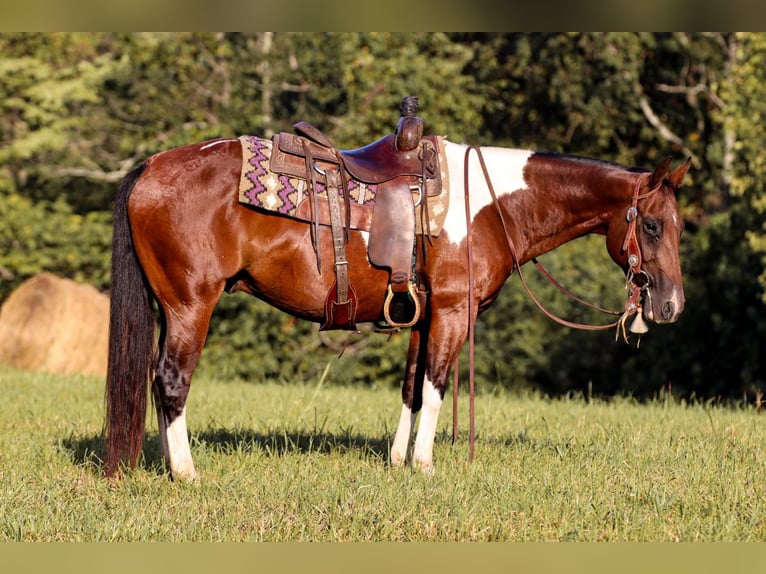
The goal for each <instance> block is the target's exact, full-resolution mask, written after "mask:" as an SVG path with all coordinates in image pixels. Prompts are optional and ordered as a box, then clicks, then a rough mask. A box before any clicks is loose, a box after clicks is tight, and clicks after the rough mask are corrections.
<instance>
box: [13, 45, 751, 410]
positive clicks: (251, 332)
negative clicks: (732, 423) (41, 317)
mask: <svg viewBox="0 0 766 574" xmlns="http://www.w3.org/2000/svg"><path fill="white" fill-rule="evenodd" d="M765 55H766V36H764V35H763V34H731V33H688V34H687V33H538V34H523V33H503V34H501V33H452V34H447V33H425V32H417V33H370V32H360V33H269V32H258V33H252V34H242V33H141V34H136V33H104V34H86V33H55V34H0V215H1V216H2V227H0V278H2V280H1V281H0V301H1V300H3V299H4V298H5V297H7V296H8V294H9V293H10V292H11V290H12V289H13V288H15V287H16V286H17V285H18V284H19V283H20V282H21V281H23V280H24V279H26V278H28V277H30V276H32V275H33V274H35V273H37V272H39V271H42V270H48V271H53V272H56V273H58V274H60V275H63V276H67V277H72V278H75V279H78V280H80V281H86V282H89V283H91V284H93V285H96V286H97V287H99V288H101V289H104V290H106V289H107V288H108V282H109V273H108V265H109V239H110V234H111V228H110V222H111V202H112V198H113V196H114V192H115V190H116V188H117V185H118V183H119V181H120V179H121V178H122V176H123V175H124V174H125V173H126V172H127V171H128V170H129V169H130V168H131V167H132V166H133V165H135V164H137V163H138V162H140V161H141V160H142V159H144V158H145V157H147V156H148V155H150V154H152V153H155V152H158V151H160V150H163V149H167V148H169V147H173V146H178V145H183V144H186V143H190V142H194V141H200V140H203V139H207V138H211V137H218V136H236V135H239V134H243V133H255V134H262V135H270V134H272V133H274V132H277V131H280V130H289V129H290V125H291V124H292V123H294V122H296V121H298V120H308V121H310V122H312V123H314V124H315V125H317V126H318V127H319V128H320V129H322V130H323V131H324V132H325V133H327V134H328V135H329V136H330V137H331V138H332V139H333V140H334V141H335V143H336V144H337V145H339V146H340V147H346V148H349V147H356V146H359V145H364V144H365V143H368V142H369V141H372V140H373V139H376V138H378V137H380V136H381V135H383V134H385V133H389V132H391V131H392V129H393V127H394V126H395V123H396V121H397V119H398V116H399V110H398V105H399V102H400V101H401V98H402V97H403V96H405V95H417V96H418V97H419V100H420V106H421V109H420V112H419V113H420V115H421V116H422V117H424V119H425V120H426V130H427V131H428V132H430V133H437V134H440V135H446V136H447V137H449V138H450V139H452V140H453V141H465V142H467V143H474V144H483V145H505V146H517V147H526V148H532V149H547V150H557V151H566V152H570V153H577V154H581V155H592V156H595V157H602V158H604V159H609V160H613V161H618V162H621V163H625V164H631V165H640V166H643V167H647V168H653V167H655V166H656V164H657V163H658V162H659V161H660V160H661V159H662V158H663V157H665V156H668V155H670V156H672V157H673V158H674V159H675V161H674V164H676V165H677V163H679V162H680V161H682V160H683V159H685V157H692V160H693V168H692V170H691V171H690V174H689V176H687V181H686V186H685V187H684V188H683V190H682V192H681V197H680V203H681V208H682V213H683V216H684V219H685V221H686V232H685V235H684V238H683V241H682V248H683V264H684V272H685V279H686V289H687V299H688V301H687V309H686V311H685V313H684V315H683V316H682V318H681V320H680V322H679V323H678V324H677V325H673V326H668V327H661V328H659V327H658V328H653V329H652V330H651V331H650V332H649V334H648V335H646V336H645V337H644V338H643V340H642V341H641V346H640V349H636V348H635V346H626V345H624V344H621V343H615V341H614V333H611V332H610V333H596V334H594V333H592V332H587V333H582V332H575V331H572V330H570V329H565V328H562V327H559V326H558V325H556V324H554V323H552V322H551V321H549V320H548V319H547V318H545V317H544V316H543V315H542V314H541V313H540V312H539V311H538V310H537V308H536V307H535V306H534V304H533V303H532V302H531V301H530V300H529V297H528V296H527V295H526V293H525V292H524V290H523V289H522V288H521V285H519V281H518V278H517V277H511V278H510V279H509V281H508V285H507V286H506V288H505V289H504V290H503V293H502V294H501V296H500V298H499V299H498V301H497V302H496V303H495V305H494V306H493V307H492V308H491V309H490V310H489V311H488V312H487V313H486V314H484V315H483V316H482V318H481V319H480V321H479V324H478V326H477V342H478V346H477V380H479V381H480V387H481V384H482V383H483V384H485V385H487V386H491V385H503V386H509V387H512V386H534V387H537V388H542V389H545V390H547V391H549V392H554V393H558V392H565V391H568V390H571V389H581V390H585V389H591V390H592V391H593V392H597V393H614V392H623V393H634V394H638V395H651V394H653V393H657V392H658V391H659V390H660V389H663V388H670V387H671V386H672V388H673V389H674V392H678V393H684V394H692V393H693V394H696V395H697V396H741V394H742V393H743V392H752V391H754V390H758V389H760V388H761V387H762V386H763V384H764V383H763V376H762V375H761V373H762V372H763V369H762V365H761V359H760V353H759V349H760V342H761V341H762V340H763V335H764V330H766V324H765V323H766V321H764V320H763V319H762V317H763V316H764V313H763V311H764V304H765V299H764V297H765V296H764V293H765V292H766V291H765V290H764V286H766V273H765V272H764V269H766V239H765V238H766V227H765V225H766V223H765V221H766V220H765V218H764V213H765V212H766V199H764V198H765V197H766V194H765V193H764V183H763V182H764V171H765V170H764V167H765V166H764V159H763V154H761V153H760V144H761V139H762V138H761V133H762V128H761V124H762V123H763V120H764V114H766V108H765V107H764V106H766V104H764V102H766V97H764V96H765V95H766V94H764V89H765V88H764V85H766V81H764V80H766V77H764V76H765V73H764V69H766V68H764V65H763V64H764V57H765ZM542 260H543V262H544V263H545V264H546V266H547V267H548V268H549V269H550V270H551V271H552V272H553V274H554V275H555V276H556V278H557V279H558V280H560V281H561V282H562V283H564V284H565V285H566V286H567V287H569V288H570V289H571V290H573V291H575V292H577V293H579V294H580V295H582V296H584V297H586V298H587V299H590V300H593V301H594V302H597V303H600V304H602V305H604V306H607V307H613V308H619V307H620V306H621V304H622V287H623V286H622V281H623V279H622V277H621V273H620V272H619V270H617V269H616V268H615V267H614V265H613V264H612V263H611V261H610V260H609V259H608V257H607V255H606V252H605V249H604V245H603V239H602V238H598V237H592V238H586V239H583V240H579V241H576V242H574V243H572V244H569V245H567V246H564V247H562V248H560V249H558V250H556V251H555V252H553V253H551V254H548V255H546V256H544V257H543V258H542ZM524 272H525V274H526V275H527V277H528V280H529V281H530V283H531V285H532V288H533V289H534V290H535V293H536V294H537V295H538V297H539V298H540V299H542V300H543V301H544V302H545V304H546V305H547V306H549V307H550V308H551V310H552V311H554V312H556V313H557V314H560V315H563V316H566V317H568V318H570V319H573V320H577V321H582V322H592V323H593V322H599V321H602V320H603V318H602V317H598V316H593V315H591V314H590V313H589V312H588V311H587V310H585V309H583V308H581V307H578V306H573V305H572V304H571V303H570V302H569V301H568V300H567V299H566V298H565V297H563V296H562V295H561V294H560V293H559V292H558V291H557V290H555V288H553V287H552V286H551V285H549V284H548V283H547V282H546V281H544V280H542V279H541V278H540V277H539V275H538V274H537V272H536V271H535V270H534V268H532V267H530V268H529V269H525V270H524ZM341 351H343V357H342V359H340V360H337V359H336V358H337V356H338V355H339V354H340V353H341ZM405 353H406V333H400V334H397V335H395V336H393V337H392V338H391V339H390V340H389V339H388V338H387V337H385V336H381V335H376V336H371V335H353V336H351V337H350V338H349V336H348V334H344V333H340V334H329V335H328V334H319V333H318V332H317V330H316V327H315V326H313V325H310V324H308V323H303V322H301V321H296V320H294V319H292V318H291V317H289V316H287V315H284V314H282V313H280V312H277V311H275V310H273V309H271V308H269V307H268V306H266V305H265V304H263V303H261V302H259V301H257V300H255V299H252V298H248V297H245V296H240V295H236V296H225V297H224V298H223V299H222V301H221V303H220V304H219V307H218V309H217V311H216V313H215V315H214V318H213V321H212V323H211V328H210V334H209V338H208V344H207V346H206V349H205V351H204V353H203V359H202V364H201V370H202V371H204V372H205V373H206V374H208V375H214V376H216V377H217V378H220V379H224V380H225V379H229V378H233V377H241V378H248V379H252V380H262V379H266V378H270V379H272V378H279V379H283V380H295V379H296V378H301V377H306V378H317V377H322V376H326V377H328V378H330V379H331V380H334V381H340V382H348V383H352V382H360V381H361V382H363V383H366V384H398V381H399V379H400V377H401V374H402V370H403V363H404V356H405ZM466 363H467V362H466V361H462V365H463V369H465V366H466Z"/></svg>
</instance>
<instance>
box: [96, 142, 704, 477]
mask: <svg viewBox="0 0 766 574" xmlns="http://www.w3.org/2000/svg"><path fill="white" fill-rule="evenodd" d="M441 144H442V145H443V154H444V155H443V157H444V158H445V159H446V166H442V167H443V169H444V170H445V172H446V173H445V179H448V182H449V185H448V186H447V185H445V188H448V189H445V191H444V193H446V194H448V195H449V197H448V209H447V213H446V216H445V219H444V222H443V227H442V229H441V230H440V232H439V233H438V235H436V236H433V237H429V239H428V241H425V240H423V241H419V242H418V247H417V248H415V251H416V252H417V253H416V255H417V257H416V263H415V265H416V276H417V279H418V281H419V284H420V285H421V286H422V288H423V289H424V290H425V292H427V299H426V303H425V308H424V309H423V310H422V313H421V315H420V316H419V317H417V320H416V321H415V322H414V324H412V325H411V327H410V328H409V330H410V338H409V347H408V352H407V358H406V366H405V372H404V377H403V383H402V409H401V414H400V417H399V422H398V426H397V429H396V433H395V436H394V439H393V442H392V446H391V449H390V464H391V465H392V466H393V467H401V466H406V465H407V464H408V463H409V464H410V466H411V467H412V468H414V469H419V470H422V471H424V472H426V473H430V472H433V469H434V464H433V443H434V436H435V432H436V426H437V418H438V415H439V411H440V407H441V405H442V403H443V400H444V395H445V391H446V389H447V387H448V384H449V381H448V377H449V372H450V369H451V367H452V365H453V363H454V362H455V360H456V358H457V356H458V354H459V351H460V349H461V347H462V346H463V345H464V343H465V341H466V340H467V338H468V336H469V327H470V326H471V325H472V322H473V321H475V320H476V317H477V316H478V315H479V314H480V313H482V312H483V311H485V310H486V309H487V308H488V307H489V306H490V305H491V304H492V303H493V302H494V301H495V299H496V298H497V296H498V294H499V292H500V290H501V287H502V286H503V284H504V283H505V282H506V280H507V279H508V278H509V277H510V276H511V275H512V274H513V272H514V271H515V270H519V272H520V269H521V266H522V265H524V264H525V263H526V262H529V261H532V260H534V259H535V258H536V257H538V256H540V255H542V254H544V253H546V252H548V251H550V250H553V249H555V248H557V247H559V246H561V245H562V244H564V243H566V242H569V241H571V240H574V239H576V238H579V237H582V236H584V235H587V234H593V233H595V234H600V235H603V236H605V242H606V248H607V251H608V254H609V256H610V257H611V259H612V260H613V261H614V262H615V263H616V265H617V266H618V267H620V268H621V269H622V271H623V273H625V276H626V283H627V286H628V287H629V290H630V291H631V292H632V293H634V295H633V297H632V303H631V305H632V307H631V309H630V312H632V313H635V314H636V315H637V316H639V317H642V318H643V319H646V320H647V321H651V322H654V323H658V324H661V323H672V322H675V321H676V320H677V319H678V317H679V315H680V314H681V312H682V311H683V308H684V303H685V298H684V289H683V279H682V272H681V266H680V259H679V244H680V237H681V232H682V229H683V221H682V218H681V216H680V215H679V211H678V205H677V193H678V189H679V187H680V186H681V184H682V182H683V180H684V177H685V175H686V173H687V170H688V169H689V164H690V161H689V160H686V161H685V162H684V163H682V164H680V165H679V166H678V167H676V168H675V169H671V158H666V159H665V160H663V161H661V162H660V163H659V165H658V166H657V167H656V168H655V169H653V170H649V169H643V168H637V167H630V166H625V165H621V164H618V163H614V162H610V161H606V160H602V159H595V158H589V157H584V156H575V155H567V154H559V153H552V152H538V151H532V150H522V149H511V148H503V147H490V146H482V147H477V146H471V145H467V144H462V143H455V142H452V141H449V140H448V139H446V138H443V140H442V141H441ZM242 157H243V152H242V145H241V142H240V141H239V140H238V139H233V138H219V139H215V140H208V141H206V142H200V143H195V144H191V145H186V146H182V147H177V148H173V149H168V150H165V151H161V152H159V153H157V154H155V155H153V156H151V157H149V158H148V159H146V160H145V161H144V162H143V163H142V164H141V165H139V166H138V167H136V168H135V169H133V170H132V171H131V172H130V173H129V174H128V175H127V176H126V177H125V178H124V180H123V181H122V183H121V185H120V188H119V191H118V193H117V195H116V198H115V201H114V230H113V240H112V281H111V312H110V313H111V314H110V335H109V361H108V371H107V383H106V422H105V450H106V457H105V465H104V466H105V470H104V474H105V475H106V476H108V477H113V476H115V475H117V474H118V473H119V471H120V470H121V469H123V468H124V467H125V466H126V465H129V467H130V468H133V467H135V466H136V464H137V461H138V457H139V455H140V452H141V449H142V445H143V441H144V438H145V424H146V421H145V417H146V409H147V395H148V394H149V393H148V391H147V387H150V388H151V393H152V397H153V403H154V406H155V409H156V415H157V420H158V426H159V434H160V443H161V450H162V456H163V460H164V461H165V462H166V464H167V466H168V467H169V470H170V475H171V479H173V480H191V481H196V480H199V474H198V472H197V470H196V469H195V466H194V462H193V460H192V456H191V451H190V447H189V440H188V436H187V432H188V431H187V412H186V400H187V397H188V393H189V390H190V386H191V380H192V375H193V372H194V370H195V367H196V365H197V362H198V359H199V357H200V354H201V352H202V349H203V346H204V344H205V339H206V335H207V331H208V327H209V323H210V319H211V315H212V313H213V309H214V307H215V305H216V303H217V302H218V300H219V299H220V297H221V296H222V295H223V294H224V292H235V291H243V292H246V293H248V294H250V295H253V296H255V297H258V298H260V299H262V300H263V301H265V302H267V303H269V304H270V305H272V306H274V307H276V308H277V309H280V310H282V311H284V312H287V313H289V314H292V315H293V316H295V317H298V318H300V319H304V320H308V321H313V322H322V321H323V320H325V318H326V317H325V315H326V306H325V305H326V293H327V292H328V290H329V289H331V287H332V284H333V281H334V273H333V261H331V260H327V258H323V260H322V261H321V263H319V262H318V259H317V251H316V250H317V249H322V250H324V252H328V253H332V251H333V236H332V233H331V230H330V228H329V227H327V226H318V227H315V226H313V225H312V224H311V223H308V222H306V221H302V220H299V219H296V218H291V217H284V216H280V215H275V214H274V213H271V212H268V211H265V210H262V209H258V208H254V207H252V206H248V205H245V204H243V203H242V202H240V201H238V200H237V194H238V185H239V182H240V177H241V168H242ZM314 234H315V235H314ZM369 239H370V237H369V234H368V233H367V232H365V231H360V230H354V229H351V230H350V231H349V232H348V234H347V236H346V239H345V250H346V258H347V262H348V264H347V272H348V279H349V282H350V284H351V285H353V287H354V290H355V292H356V294H357V296H358V301H357V308H356V319H357V320H358V321H359V322H360V323H362V322H364V323H379V322H381V320H382V310H383V308H384V305H385V302H386V301H385V299H386V287H387V284H388V280H389V275H388V272H387V270H386V269H384V268H380V267H378V266H376V265H374V264H372V263H371V261H370V258H369V256H368V241H369ZM469 259H470V265H469ZM469 275H470V277H469ZM469 279H470V281H469ZM626 313H627V312H626ZM158 320H159V327H160V329H159V335H158V336H157V333H156V331H157V329H156V328H157V321H158ZM418 415H419V416H420V423H419V426H418V429H417V433H414V432H413V429H414V425H415V421H416V417H417V416H418ZM415 434H416V436H415V437H414V438H415V440H414V446H411V443H412V438H413V435H415Z"/></svg>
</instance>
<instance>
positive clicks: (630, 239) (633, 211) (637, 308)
mask: <svg viewBox="0 0 766 574" xmlns="http://www.w3.org/2000/svg"><path fill="white" fill-rule="evenodd" d="M472 151H475V152H476V155H477V156H478V158H479V164H480V165H481V169H482V172H483V174H484V179H485V181H486V183H487V187H488V189H489V193H490V195H491V197H492V203H493V205H494V206H495V207H496V210H497V214H498V216H499V217H500V222H501V224H502V227H503V232H504V234H505V237H506V240H507V243H508V249H509V251H510V253H511V258H512V262H513V269H514V270H516V272H517V273H518V275H519V279H520V281H521V283H522V285H523V286H524V289H525V290H526V292H527V294H528V295H529V297H530V298H531V299H532V301H533V302H534V303H535V305H537V307H538V308H539V309H540V310H541V311H542V312H543V313H544V314H545V315H546V316H548V317H549V318H550V319H552V320H554V321H555V322H557V323H559V324H561V325H564V326H566V327H572V328H575V329H581V330H588V331H602V330H605V329H611V328H615V327H616V328H617V334H616V337H615V338H619V335H620V332H622V335H623V339H624V340H625V342H628V335H627V331H626V329H625V323H626V321H627V320H628V318H629V317H631V316H633V315H635V316H636V318H635V320H634V322H633V325H632V326H631V327H630V330H631V331H632V332H635V333H638V334H639V341H640V335H641V333H643V332H646V330H647V327H646V324H645V323H644V321H643V318H642V311H643V310H642V307H641V301H642V296H643V298H648V299H649V300H650V301H651V291H650V289H649V287H650V281H649V275H648V274H647V273H646V271H644V270H643V269H642V268H641V264H642V262H643V257H642V255H641V246H640V244H639V242H638V236H637V234H636V223H637V220H638V202H639V200H641V199H645V198H647V197H650V196H651V195H653V194H654V193H656V192H657V191H658V190H659V189H660V187H661V186H662V181H661V180H660V182H658V183H657V184H656V185H655V186H654V187H652V188H650V189H649V190H648V191H646V192H644V193H641V184H642V183H643V182H644V180H645V178H643V177H638V178H637V179H636V184H635V186H634V187H633V195H632V197H631V203H630V207H628V209H627V212H626V215H625V219H626V220H627V222H628V226H627V229H626V232H625V239H624V240H623V243H622V250H621V251H622V252H623V253H625V254H626V256H627V262H628V272H627V273H626V279H625V289H626V292H627V299H626V301H625V305H624V308H623V310H622V311H610V310H607V309H603V308H601V307H599V306H598V305H594V304H592V303H589V302H587V301H585V300H583V299H581V298H580V297H577V296H576V295H574V294H573V293H571V292H570V291H569V290H568V289H566V288H565V287H564V286H562V285H561V284H560V283H559V282H557V281H556V280H555V279H554V278H553V276H552V275H551V274H550V273H549V272H548V271H547V270H546V269H545V268H544V267H543V266H542V264H541V263H540V262H539V261H537V259H536V258H532V262H533V263H534V264H535V266H536V267H537V268H538V269H539V270H540V272H541V273H542V274H543V275H544V276H545V277H546V278H547V279H548V280H549V281H550V282H551V283H552V284H553V285H554V286H555V287H556V288H557V289H559V290H560V291H561V292H562V293H565V294H566V295H567V296H568V297H570V298H571V299H573V300H574V301H577V302H578V303H581V304H582V305H585V306H587V307H590V308H591V309H595V310H597V311H600V312H602V313H606V314H609V315H617V316H618V318H617V320H616V321H614V322H612V323H609V324H606V325H588V324H583V323H576V322H573V321H569V320H567V319H564V318H562V317H559V316H558V315H556V314H554V313H553V312H551V311H549V310H548V309H547V308H546V307H545V306H544V305H543V304H542V303H541V302H540V300H539V299H538V298H537V297H536V296H535V294H534V293H533V292H532V290H531V289H530V288H529V285H528V284H527V281H526V279H525V278H524V274H523V272H522V270H521V264H520V261H519V258H518V255H517V252H516V246H515V245H514V243H513V238H512V237H511V234H510V233H509V232H508V231H509V226H508V224H507V222H506V219H505V216H504V215H503V211H502V209H500V204H499V202H498V200H497V195H496V194H495V189H494V186H493V185H492V179H491V178H490V175H489V170H488V169H487V165H486V163H485V161H484V156H483V154H482V153H481V148H479V147H477V146H468V148H467V149H466V152H465V159H464V169H463V189H464V193H465V216H466V226H467V230H466V231H467V233H466V245H467V251H468V344H469V348H468V359H469V366H468V379H469V395H470V397H469V410H470V412H469V422H470V429H469V460H473V455H474V436H475V427H474V356H475V346H474V323H475V321H476V317H477V315H478V313H474V308H475V305H474V297H473V291H474V275H473V235H472V229H471V208H470V204H469V201H470V200H469V189H468V162H469V158H470V154H471V152H472ZM637 277H642V278H643V281H642V282H641V284H639V283H637V282H636V278H637ZM453 377H454V380H453V388H452V390H453V410H452V413H453V419H452V441H453V443H454V442H455V441H456V440H457V393H458V360H457V359H455V365H454V369H453Z"/></svg>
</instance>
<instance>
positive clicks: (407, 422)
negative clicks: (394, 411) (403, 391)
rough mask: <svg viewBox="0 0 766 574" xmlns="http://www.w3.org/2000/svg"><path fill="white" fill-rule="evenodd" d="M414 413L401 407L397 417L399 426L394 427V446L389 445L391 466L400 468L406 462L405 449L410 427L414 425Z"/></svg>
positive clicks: (406, 407) (410, 432)
mask: <svg viewBox="0 0 766 574" xmlns="http://www.w3.org/2000/svg"><path fill="white" fill-rule="evenodd" d="M415 416H416V415H415V413H413V412H412V411H411V410H410V409H409V407H408V406H407V405H402V414H401V416H400V417H399V426H398V427H396V435H395V436H394V444H392V445H391V464H392V465H393V466H402V465H403V464H404V462H405V461H406V460H407V449H408V448H409V446H410V437H411V436H412V427H413V426H414V425H415Z"/></svg>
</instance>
